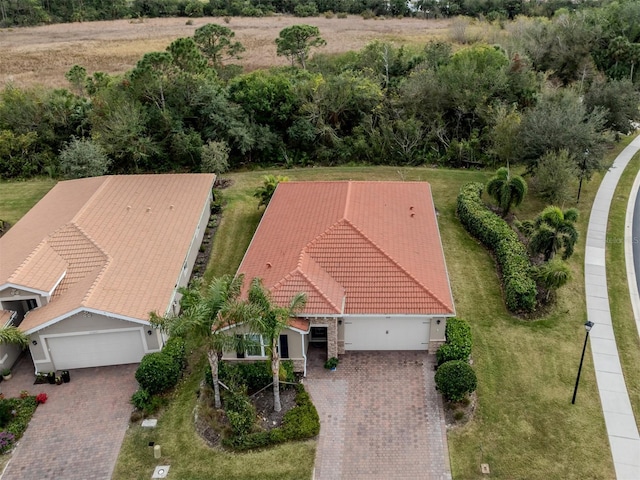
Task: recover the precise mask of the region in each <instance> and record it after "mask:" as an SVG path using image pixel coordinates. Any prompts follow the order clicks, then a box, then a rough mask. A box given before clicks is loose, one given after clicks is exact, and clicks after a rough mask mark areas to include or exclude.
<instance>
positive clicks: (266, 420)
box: [251, 388, 297, 430]
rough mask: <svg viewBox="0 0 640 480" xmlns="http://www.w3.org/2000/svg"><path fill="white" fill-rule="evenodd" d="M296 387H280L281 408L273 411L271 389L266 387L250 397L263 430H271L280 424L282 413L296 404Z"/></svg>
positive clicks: (282, 417)
mask: <svg viewBox="0 0 640 480" xmlns="http://www.w3.org/2000/svg"><path fill="white" fill-rule="evenodd" d="M296 393H297V392H296V389H295V388H287V389H280V404H281V405H282V410H280V411H279V412H274V411H273V389H272V388H267V389H266V390H263V391H262V392H260V393H259V394H257V395H256V396H255V397H253V398H252V399H251V401H252V403H253V405H254V406H255V407H256V413H257V414H258V418H259V420H260V426H261V427H262V428H264V429H265V430H271V429H272V428H277V427H280V426H281V425H282V420H283V419H284V415H285V414H286V413H287V412H288V411H289V410H291V409H292V408H293V407H295V406H296Z"/></svg>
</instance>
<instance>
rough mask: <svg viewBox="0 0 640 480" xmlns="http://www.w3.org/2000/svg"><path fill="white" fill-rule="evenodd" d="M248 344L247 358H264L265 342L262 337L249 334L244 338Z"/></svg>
mask: <svg viewBox="0 0 640 480" xmlns="http://www.w3.org/2000/svg"><path fill="white" fill-rule="evenodd" d="M244 339H245V341H246V342H247V346H246V350H245V354H246V356H247V357H264V356H265V354H264V340H263V338H262V335H258V334H255V333H247V334H245V336H244Z"/></svg>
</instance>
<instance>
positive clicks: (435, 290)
mask: <svg viewBox="0 0 640 480" xmlns="http://www.w3.org/2000/svg"><path fill="white" fill-rule="evenodd" d="M238 273H244V274H245V276H246V278H247V279H251V278H254V277H259V278H262V279H263V282H264V285H265V286H266V287H267V288H269V290H270V291H271V292H272V294H273V296H274V299H275V300H276V301H277V302H278V303H281V304H286V303H288V301H289V300H290V299H291V297H292V296H293V295H294V294H296V293H298V292H300V291H303V292H306V293H307V306H306V308H305V312H304V313H305V314H307V315H323V314H325V315H331V314H333V315H337V314H341V313H344V314H453V313H454V306H453V298H452V296H451V290H450V287H449V278H448V275H447V269H446V265H445V261H444V254H443V251H442V246H441V243H440V234H439V231H438V224H437V220H436V216H435V209H434V205H433V200H432V197H431V188H430V186H429V184H428V183H426V182H285V183H281V184H280V185H278V188H277V189H276V192H275V194H274V196H273V198H272V199H271V202H270V203H269V206H268V208H267V210H266V211H265V214H264V216H263V218H262V220H261V222H260V225H259V226H258V229H257V230H256V233H255V235H254V237H253V240H252V241H251V245H250V246H249V249H248V250H247V253H246V254H245V257H244V259H243V261H242V264H241V265H240V267H239V269H238Z"/></svg>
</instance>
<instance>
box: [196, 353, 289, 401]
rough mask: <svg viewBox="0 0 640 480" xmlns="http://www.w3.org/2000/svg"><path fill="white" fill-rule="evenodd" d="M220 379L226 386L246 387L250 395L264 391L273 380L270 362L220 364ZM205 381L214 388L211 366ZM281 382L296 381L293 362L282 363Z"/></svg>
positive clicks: (208, 367) (226, 362)
mask: <svg viewBox="0 0 640 480" xmlns="http://www.w3.org/2000/svg"><path fill="white" fill-rule="evenodd" d="M218 378H219V379H220V381H221V382H222V383H224V384H225V385H229V384H231V385H246V387H247V390H248V391H249V393H250V394H253V393H255V392H257V391H258V390H261V389H263V388H264V387H266V386H267V385H269V384H270V383H271V382H272V380H273V377H272V376H271V367H270V365H269V362H268V361H264V360H259V361H257V362H233V361H231V362H228V361H222V362H220V363H219V364H218ZM205 380H206V382H207V385H209V386H210V387H211V388H213V380H212V379H211V367H210V366H207V369H206V371H205ZM280 380H284V381H285V382H294V381H295V374H294V372H293V361H291V360H281V361H280Z"/></svg>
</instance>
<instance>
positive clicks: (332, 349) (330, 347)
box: [310, 317, 344, 358]
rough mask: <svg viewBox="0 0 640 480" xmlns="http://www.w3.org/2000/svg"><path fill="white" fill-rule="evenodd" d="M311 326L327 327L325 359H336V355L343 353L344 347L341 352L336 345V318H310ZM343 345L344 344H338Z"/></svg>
mask: <svg viewBox="0 0 640 480" xmlns="http://www.w3.org/2000/svg"><path fill="white" fill-rule="evenodd" d="M310 320H311V326H312V327H315V326H322V327H324V326H326V327H327V358H331V357H337V356H338V353H344V345H343V349H342V352H340V350H339V345H338V319H337V318H328V317H320V318H311V319H310ZM340 343H342V344H344V342H340Z"/></svg>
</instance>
